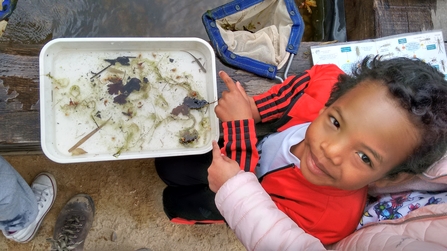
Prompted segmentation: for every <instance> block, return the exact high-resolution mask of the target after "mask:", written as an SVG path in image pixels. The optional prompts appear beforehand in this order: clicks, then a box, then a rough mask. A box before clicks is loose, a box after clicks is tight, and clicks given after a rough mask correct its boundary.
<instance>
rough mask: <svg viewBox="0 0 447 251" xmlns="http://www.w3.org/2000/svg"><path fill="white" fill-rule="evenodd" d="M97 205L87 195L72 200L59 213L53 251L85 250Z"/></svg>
mask: <svg viewBox="0 0 447 251" xmlns="http://www.w3.org/2000/svg"><path fill="white" fill-rule="evenodd" d="M94 215H95V204H94V202H93V199H92V197H90V196H89V195H87V194H78V195H76V196H74V197H73V198H71V199H70V200H69V201H68V202H67V204H65V206H64V208H62V210H61V212H60V213H59V215H58V217H57V220H56V225H55V226H54V234H53V239H48V241H50V242H51V243H52V247H51V250H76V251H80V250H84V243H85V239H86V238H87V234H88V231H89V230H90V228H91V227H92V224H93V217H94Z"/></svg>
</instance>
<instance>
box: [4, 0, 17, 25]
mask: <svg viewBox="0 0 447 251" xmlns="http://www.w3.org/2000/svg"><path fill="white" fill-rule="evenodd" d="M16 4H17V0H3V3H2V5H3V6H2V10H1V11H0V21H2V20H4V19H6V18H8V17H9V16H10V15H11V14H12V12H13V11H14V9H15V8H16ZM5 6H6V10H3V7H5Z"/></svg>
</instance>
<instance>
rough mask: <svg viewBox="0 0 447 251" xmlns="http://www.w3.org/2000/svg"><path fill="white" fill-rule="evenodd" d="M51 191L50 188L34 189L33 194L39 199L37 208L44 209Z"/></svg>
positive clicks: (36, 187)
mask: <svg viewBox="0 0 447 251" xmlns="http://www.w3.org/2000/svg"><path fill="white" fill-rule="evenodd" d="M49 191H50V188H44V189H39V187H38V186H35V187H33V192H34V195H35V196H36V199H37V206H38V207H39V208H43V207H44V205H43V204H44V203H45V202H47V198H48V197H49V196H50V192H49Z"/></svg>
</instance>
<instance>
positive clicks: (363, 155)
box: [357, 152, 372, 166]
mask: <svg viewBox="0 0 447 251" xmlns="http://www.w3.org/2000/svg"><path fill="white" fill-rule="evenodd" d="M357 154H358V155H359V157H360V159H361V160H362V161H363V163H365V164H367V165H369V166H371V165H372V163H371V159H370V158H369V157H368V156H367V155H366V154H364V153H362V152H358V153H357Z"/></svg>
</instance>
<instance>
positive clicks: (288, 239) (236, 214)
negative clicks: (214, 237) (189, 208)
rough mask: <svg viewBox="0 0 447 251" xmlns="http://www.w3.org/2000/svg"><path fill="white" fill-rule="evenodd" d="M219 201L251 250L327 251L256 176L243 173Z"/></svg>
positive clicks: (220, 194)
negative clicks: (296, 221) (270, 193)
mask: <svg viewBox="0 0 447 251" xmlns="http://www.w3.org/2000/svg"><path fill="white" fill-rule="evenodd" d="M215 200H216V205H217V208H218V209H219V211H220V212H221V214H222V215H223V216H224V217H225V220H226V221H227V223H228V225H229V226H230V227H231V229H233V231H234V232H235V233H236V235H237V237H238V238H239V240H240V241H241V242H242V244H243V245H244V246H245V248H247V250H326V249H325V248H324V246H323V244H321V242H320V241H319V240H318V239H317V238H315V237H313V236H311V235H308V234H306V233H305V232H304V231H303V230H302V229H301V228H300V227H298V225H297V224H296V223H295V222H293V221H292V220H291V219H290V218H289V217H288V216H287V215H286V214H284V213H283V212H282V211H280V210H279V209H278V208H277V207H276V205H275V203H274V202H273V201H272V200H271V199H270V196H269V195H268V194H267V193H266V192H265V191H264V189H263V188H262V186H261V185H260V184H259V182H258V179H257V178H256V176H255V175H254V174H253V173H249V172H244V171H240V172H239V173H238V174H237V175H236V176H234V177H233V178H231V179H229V180H228V181H227V182H226V183H225V184H224V185H223V186H222V187H221V188H220V189H219V191H218V192H217V194H216V199H215Z"/></svg>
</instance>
